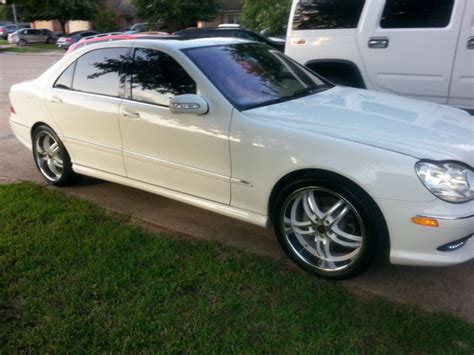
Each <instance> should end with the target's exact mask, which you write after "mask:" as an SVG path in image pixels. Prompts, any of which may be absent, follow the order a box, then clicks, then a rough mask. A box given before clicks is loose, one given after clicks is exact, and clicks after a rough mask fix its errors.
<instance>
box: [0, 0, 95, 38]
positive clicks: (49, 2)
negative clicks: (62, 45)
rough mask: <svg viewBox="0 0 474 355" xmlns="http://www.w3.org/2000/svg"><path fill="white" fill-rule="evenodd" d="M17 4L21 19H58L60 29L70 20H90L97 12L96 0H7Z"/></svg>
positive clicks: (64, 28)
mask: <svg viewBox="0 0 474 355" xmlns="http://www.w3.org/2000/svg"><path fill="white" fill-rule="evenodd" d="M13 2H14V3H15V4H16V5H17V12H18V17H19V19H20V20H21V21H36V20H58V21H59V23H60V24H61V28H62V31H63V32H64V33H65V32H66V23H67V22H68V21H70V20H85V21H88V20H92V19H93V18H94V16H95V14H96V13H97V9H98V5H100V4H101V1H97V0H9V1H8V2H7V4H11V3H13Z"/></svg>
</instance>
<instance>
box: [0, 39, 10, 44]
mask: <svg viewBox="0 0 474 355" xmlns="http://www.w3.org/2000/svg"><path fill="white" fill-rule="evenodd" d="M4 44H9V43H8V41H7V40H6V39H0V46H1V45H4Z"/></svg>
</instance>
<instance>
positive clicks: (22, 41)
mask: <svg viewBox="0 0 474 355" xmlns="http://www.w3.org/2000/svg"><path fill="white" fill-rule="evenodd" d="M18 44H19V45H20V46H22V47H23V46H26V45H27V44H28V43H27V42H26V41H25V40H24V39H20V40H19V41H18Z"/></svg>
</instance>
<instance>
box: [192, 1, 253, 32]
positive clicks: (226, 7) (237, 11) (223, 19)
mask: <svg viewBox="0 0 474 355" xmlns="http://www.w3.org/2000/svg"><path fill="white" fill-rule="evenodd" d="M243 6H244V0H224V1H223V2H222V9H221V11H220V12H219V15H218V16H217V17H216V19H215V20H214V21H212V22H205V21H199V22H198V24H197V25H198V27H215V26H218V25H220V24H222V23H239V22H240V21H239V20H240V15H241V13H242V8H243Z"/></svg>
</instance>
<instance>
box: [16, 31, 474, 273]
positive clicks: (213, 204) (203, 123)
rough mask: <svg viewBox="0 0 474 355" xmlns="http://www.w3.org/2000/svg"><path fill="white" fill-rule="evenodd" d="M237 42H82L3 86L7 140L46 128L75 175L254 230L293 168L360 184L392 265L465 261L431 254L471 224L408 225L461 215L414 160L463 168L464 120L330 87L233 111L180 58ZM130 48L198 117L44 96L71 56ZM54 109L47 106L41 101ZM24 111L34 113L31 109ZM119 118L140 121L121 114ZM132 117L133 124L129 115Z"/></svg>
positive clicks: (469, 252)
mask: <svg viewBox="0 0 474 355" xmlns="http://www.w3.org/2000/svg"><path fill="white" fill-rule="evenodd" d="M238 42H242V41H240V40H232V39H208V40H202V39H201V40H193V41H172V40H167V41H156V40H155V41H153V40H146V41H145V40H143V41H135V42H132V41H128V42H111V43H101V44H97V45H91V46H88V47H87V48H83V49H79V50H77V51H76V52H74V53H72V54H71V55H70V56H67V57H66V58H64V59H62V60H61V61H60V62H58V63H57V64H55V65H54V66H53V67H52V68H50V69H49V70H48V71H47V72H45V73H44V74H43V75H42V76H41V77H39V78H38V79H37V80H35V81H33V82H28V83H22V84H17V85H14V86H13V87H12V90H11V93H10V98H11V101H12V103H13V106H14V107H15V110H16V112H17V113H16V114H12V115H11V118H10V122H11V126H12V128H13V130H14V133H15V134H16V135H17V137H18V138H19V139H20V140H21V141H22V142H23V144H25V145H26V146H28V147H29V148H30V149H31V138H30V132H31V128H32V127H33V125H34V124H35V123H38V122H43V123H46V124H48V125H50V126H51V127H52V128H53V129H54V130H55V131H56V132H57V134H58V135H59V137H60V138H61V139H62V140H63V142H64V143H65V145H66V148H67V149H68V151H69V152H70V155H71V158H72V162H73V168H74V170H75V171H76V172H78V173H81V174H85V175H90V176H94V177H97V178H101V179H105V180H109V181H112V182H116V183H120V184H124V185H128V186H132V187H136V188H139V189H143V190H146V191H150V192H153V193H157V194H160V195H163V196H166V197H170V198H173V199H177V200H179V201H182V202H186V203H190V204H193V205H195V206H199V207H202V208H205V209H208V210H212V211H214V212H217V213H221V214H224V215H227V216H230V217H233V218H237V219H240V220H243V221H246V222H249V223H254V224H257V225H260V226H265V225H267V224H268V212H269V208H271V206H269V199H270V194H271V192H272V189H273V187H274V186H275V184H276V183H277V182H278V181H279V180H280V179H281V178H283V177H284V176H286V175H287V174H290V173H292V172H295V171H299V170H302V169H324V170H328V171H332V172H334V173H337V174H340V175H342V176H344V177H346V178H348V179H350V180H352V181H353V182H354V183H356V184H358V185H359V186H361V187H362V188H363V189H364V190H365V191H366V192H367V193H368V194H369V195H370V196H371V197H372V198H373V199H374V201H375V202H376V203H377V204H378V206H379V207H380V209H381V211H382V212H383V214H384V216H385V219H386V221H387V224H388V227H389V231H390V242H391V251H390V255H391V259H392V261H393V262H397V263H406V264H423V265H446V264H451V263H458V262H462V261H466V260H469V259H471V258H472V257H473V242H472V241H471V242H469V243H468V244H467V245H466V246H465V247H463V248H461V249H459V250H457V251H453V252H450V253H441V252H438V251H436V248H437V247H439V246H440V245H442V244H444V243H446V242H449V241H454V240H457V239H460V238H462V237H465V236H466V235H467V234H469V233H473V232H474V228H473V223H474V216H472V217H471V218H468V219H463V220H461V221H456V220H450V221H446V222H444V221H441V224H440V228H438V229H435V228H428V227H419V226H416V225H414V224H413V223H412V222H411V221H410V218H411V217H412V216H413V215H419V214H423V215H436V216H448V217H453V216H466V215H469V214H472V212H473V210H474V202H470V203H467V204H460V205H454V204H449V203H447V202H443V201H441V200H439V199H437V198H435V197H434V196H433V195H432V194H431V193H430V192H429V191H428V190H427V189H426V188H425V187H424V186H423V185H422V183H421V182H420V181H419V179H418V178H417V176H416V174H415V169H414V165H415V163H416V162H417V161H418V160H419V159H433V160H457V161H463V162H464V163H467V164H470V165H471V166H472V165H474V160H473V157H474V147H473V141H472V137H473V135H474V126H473V125H472V119H471V118H470V117H469V116H468V115H467V114H466V113H465V112H463V111H460V110H456V109H452V108H448V107H445V106H440V105H436V104H430V103H426V102H418V101H414V100H411V99H405V98H402V97H395V96H391V95H387V94H383V93H375V92H370V91H363V90H357V89H350V88H342V87H336V88H333V89H330V90H327V91H325V92H322V93H319V94H315V95H311V96H308V97H304V98H301V99H295V100H293V101H287V102H283V103H280V104H275V105H271V106H265V107H260V108H256V109H252V110H248V111H242V112H239V111H238V110H236V109H234V108H233V107H232V106H231V105H230V103H229V102H228V101H227V100H226V99H225V98H224V97H223V96H222V95H221V94H220V93H219V92H218V91H217V89H216V88H215V87H214V86H213V85H212V84H211V83H210V82H209V80H208V79H207V78H206V77H205V76H204V75H203V74H202V73H201V72H200V71H199V70H198V69H197V68H196V67H195V66H194V64H193V63H192V62H191V61H190V60H188V59H187V57H185V56H184V55H183V53H182V52H181V49H183V48H185V47H192V46H206V45H213V44H221V43H238ZM125 45H127V46H140V47H147V48H155V49H159V50H162V51H164V52H166V53H168V54H169V55H171V56H172V57H174V58H175V59H176V60H177V61H178V62H179V63H180V64H181V65H182V66H183V67H184V68H185V70H186V71H187V72H188V73H189V74H190V75H191V76H192V77H193V79H194V80H195V81H196V83H197V87H198V94H199V95H200V96H202V97H203V98H204V99H205V100H206V101H207V102H208V104H209V112H208V113H207V114H206V115H190V114H172V113H171V112H170V110H169V109H168V108H167V107H161V106H156V105H150V104H143V103H137V102H133V101H131V100H124V99H120V98H109V97H105V96H100V95H91V94H83V93H75V92H72V91H68V92H63V91H66V90H57V89H52V85H53V83H54V81H55V79H56V78H57V76H58V75H59V74H60V73H61V72H62V71H63V70H64V69H65V68H66V67H67V66H68V65H69V64H70V63H71V62H72V61H74V60H75V59H77V58H78V57H79V56H80V55H82V54H84V53H86V52H88V51H90V50H93V49H97V48H102V47H119V46H125ZM53 97H54V98H55V99H56V101H60V102H55V103H52V102H51V99H52V98H53ZM33 103H34V105H33ZM123 109H125V110H126V111H127V112H129V113H138V114H139V115H138V116H137V115H124V114H123ZM131 116H133V117H131Z"/></svg>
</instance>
